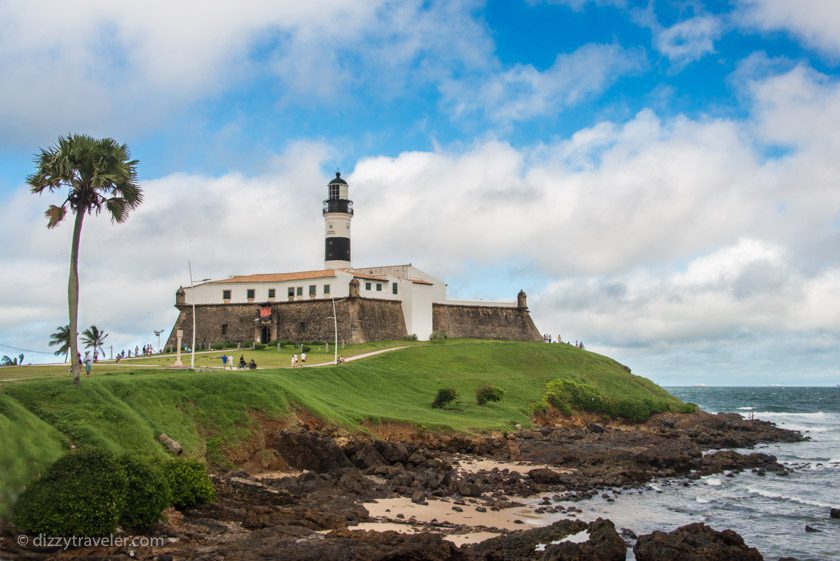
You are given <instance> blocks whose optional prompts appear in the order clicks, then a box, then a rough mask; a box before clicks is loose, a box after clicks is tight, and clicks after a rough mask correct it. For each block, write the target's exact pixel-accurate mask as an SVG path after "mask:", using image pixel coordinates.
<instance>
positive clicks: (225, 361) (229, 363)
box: [222, 355, 257, 370]
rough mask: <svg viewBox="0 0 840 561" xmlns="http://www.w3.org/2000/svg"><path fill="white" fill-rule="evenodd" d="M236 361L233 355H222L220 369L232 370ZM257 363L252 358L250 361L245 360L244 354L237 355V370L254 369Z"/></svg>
mask: <svg viewBox="0 0 840 561" xmlns="http://www.w3.org/2000/svg"><path fill="white" fill-rule="evenodd" d="M235 363H236V358H234V356H233V355H222V369H224V370H228V369H230V370H233V368H234V364H235ZM256 369H257V363H256V361H255V360H254V359H253V358H252V359H251V362H245V356H244V355H240V356H239V370H256Z"/></svg>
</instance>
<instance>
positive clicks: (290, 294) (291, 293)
mask: <svg viewBox="0 0 840 561" xmlns="http://www.w3.org/2000/svg"><path fill="white" fill-rule="evenodd" d="M294 295H295V287H294V286H290V287H289V297H290V298H291V297H292V296H294Z"/></svg>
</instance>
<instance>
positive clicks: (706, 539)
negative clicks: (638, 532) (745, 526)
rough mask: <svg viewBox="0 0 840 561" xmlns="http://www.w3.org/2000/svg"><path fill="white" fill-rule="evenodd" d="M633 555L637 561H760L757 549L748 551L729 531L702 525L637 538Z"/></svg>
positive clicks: (748, 548)
mask: <svg viewBox="0 0 840 561" xmlns="http://www.w3.org/2000/svg"><path fill="white" fill-rule="evenodd" d="M633 553H634V554H635V555H636V560H637V561H721V560H724V559H725V560H727V561H762V560H763V558H762V556H761V554H760V553H759V552H758V550H757V549H755V548H753V547H749V546H747V545H746V544H745V543H744V540H743V539H742V538H741V536H739V535H738V534H736V533H735V532H733V531H732V530H724V531H722V532H718V531H716V530H714V529H713V528H710V527H709V526H706V525H705V524H703V523H701V522H697V523H694V524H689V525H687V526H683V527H681V528H677V529H676V530H674V531H673V532H670V533H666V532H653V533H652V534H645V535H642V536H639V538H638V540H637V541H636V545H635V546H633Z"/></svg>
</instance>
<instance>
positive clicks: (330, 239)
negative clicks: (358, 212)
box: [324, 172, 353, 269]
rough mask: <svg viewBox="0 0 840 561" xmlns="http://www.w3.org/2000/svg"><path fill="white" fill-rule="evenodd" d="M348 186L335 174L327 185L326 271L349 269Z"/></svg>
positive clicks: (325, 217)
mask: <svg viewBox="0 0 840 561" xmlns="http://www.w3.org/2000/svg"><path fill="white" fill-rule="evenodd" d="M349 197H350V194H349V186H348V185H347V182H346V181H344V180H343V179H341V173H339V172H336V173H335V179H333V180H332V181H330V182H329V183H328V184H327V200H325V201H324V227H325V228H326V230H325V232H326V233H325V240H324V242H325V243H324V266H325V267H326V268H327V269H348V268H350V220H352V218H353V201H351V200H350V198H349Z"/></svg>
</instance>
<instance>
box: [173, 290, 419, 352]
mask: <svg viewBox="0 0 840 561" xmlns="http://www.w3.org/2000/svg"><path fill="white" fill-rule="evenodd" d="M176 307H177V308H178V310H179V311H180V314H179V315H178V319H177V320H176V321H175V326H174V327H173V328H172V332H171V333H170V334H169V338H168V339H167V341H166V346H167V347H170V346H171V347H174V346H175V344H176V343H175V332H176V331H177V330H178V329H182V330H183V331H184V339H183V342H184V344H186V345H189V344H190V343H191V341H192V306H188V305H183V304H178V305H177V306H176ZM335 307H336V315H337V317H338V338H339V341H341V342H345V343H363V342H365V341H382V340H387V339H401V338H403V337H405V336H406V335H407V333H406V329H405V318H404V316H403V311H402V306H401V304H400V302H399V301H396V300H381V299H370V298H342V299H340V300H336V302H335ZM263 308H268V309H270V313H265V311H264V312H263V315H262V316H261V314H260V312H261V310H262V309H263ZM195 313H196V345H197V346H198V347H203V348H206V347H207V346H209V345H213V344H215V343H224V342H234V343H245V344H251V343H252V342H255V341H256V342H266V343H267V342H270V341H296V342H300V341H332V340H333V338H334V325H333V320H332V315H333V309H332V301H331V300H324V299H318V300H305V301H297V302H270V303H267V304H256V303H254V304H202V305H196V307H195Z"/></svg>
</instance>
